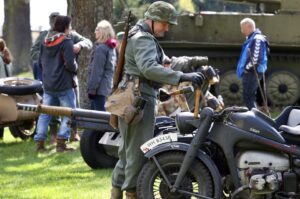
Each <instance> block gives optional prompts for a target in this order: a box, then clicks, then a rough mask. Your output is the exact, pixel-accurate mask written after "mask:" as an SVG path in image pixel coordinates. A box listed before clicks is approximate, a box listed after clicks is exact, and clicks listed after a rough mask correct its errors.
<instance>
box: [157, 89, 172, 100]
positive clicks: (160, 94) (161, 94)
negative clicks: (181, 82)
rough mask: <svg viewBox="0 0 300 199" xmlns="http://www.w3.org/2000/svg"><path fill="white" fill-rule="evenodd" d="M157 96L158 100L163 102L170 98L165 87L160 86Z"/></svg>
mask: <svg viewBox="0 0 300 199" xmlns="http://www.w3.org/2000/svg"><path fill="white" fill-rule="evenodd" d="M157 98H158V99H159V101H161V102H165V101H167V100H169V99H171V95H169V93H168V91H167V90H166V89H163V88H160V89H159V92H158V96H157Z"/></svg>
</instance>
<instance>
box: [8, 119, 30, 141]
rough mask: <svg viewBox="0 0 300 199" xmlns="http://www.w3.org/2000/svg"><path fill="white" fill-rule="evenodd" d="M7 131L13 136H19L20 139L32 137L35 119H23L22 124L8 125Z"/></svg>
mask: <svg viewBox="0 0 300 199" xmlns="http://www.w3.org/2000/svg"><path fill="white" fill-rule="evenodd" d="M9 131H10V133H11V134H12V135H13V136H14V137H15V138H18V137H19V138H21V139H22V140H26V139H28V138H30V137H32V136H33V134H34V133H35V120H34V121H25V122H24V123H23V124H21V125H18V126H10V127H9Z"/></svg>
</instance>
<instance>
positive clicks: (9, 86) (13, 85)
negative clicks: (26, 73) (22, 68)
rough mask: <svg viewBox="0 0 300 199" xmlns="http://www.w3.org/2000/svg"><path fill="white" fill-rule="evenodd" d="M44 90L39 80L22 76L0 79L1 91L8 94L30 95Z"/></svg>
mask: <svg viewBox="0 0 300 199" xmlns="http://www.w3.org/2000/svg"><path fill="white" fill-rule="evenodd" d="M42 90H43V88H42V83H41V82H40V81H38V80H33V79H29V78H22V77H8V78H1V79H0V93H5V94H8V95H30V94H34V93H39V92H41V91H42Z"/></svg>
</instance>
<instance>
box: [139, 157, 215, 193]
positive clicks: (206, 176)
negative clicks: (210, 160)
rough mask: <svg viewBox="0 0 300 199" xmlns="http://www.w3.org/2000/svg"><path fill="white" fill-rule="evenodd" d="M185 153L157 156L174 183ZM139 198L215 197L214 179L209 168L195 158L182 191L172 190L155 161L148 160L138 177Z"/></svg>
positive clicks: (181, 187)
mask: <svg viewBox="0 0 300 199" xmlns="http://www.w3.org/2000/svg"><path fill="white" fill-rule="evenodd" d="M183 159H184V153H182V152H172V153H165V154H162V155H161V156H159V157H157V160H158V162H159V163H160V166H161V167H162V169H163V170H164V172H165V174H166V176H167V178H168V180H169V181H170V183H171V184H174V182H175V180H176V177H177V175H178V172H179V169H180V166H181V164H182V162H183ZM137 184H138V187H137V192H138V198H141V199H194V198H195V199H196V198H198V197H197V196H195V195H196V194H199V195H202V196H206V197H213V196H214V188H213V179H212V177H211V175H210V173H209V171H208V169H207V168H206V167H205V166H204V165H203V164H202V163H201V162H200V161H198V160H195V161H194V162H193V164H192V166H191V167H190V168H189V169H188V171H187V173H186V175H185V177H184V179H183V181H182V183H181V186H180V188H179V189H180V191H176V192H171V190H170V189H169V187H168V185H167V183H166V181H165V180H164V178H163V177H162V175H161V173H160V171H159V170H158V168H157V166H156V165H155V163H154V161H148V162H147V163H146V164H145V165H144V167H143V169H142V171H141V172H140V175H139V178H138V183H137Z"/></svg>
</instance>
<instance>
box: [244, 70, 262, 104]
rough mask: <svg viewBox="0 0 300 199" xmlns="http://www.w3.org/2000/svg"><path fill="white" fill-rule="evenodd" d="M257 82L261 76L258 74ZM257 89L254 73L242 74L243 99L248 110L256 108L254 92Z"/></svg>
mask: <svg viewBox="0 0 300 199" xmlns="http://www.w3.org/2000/svg"><path fill="white" fill-rule="evenodd" d="M258 78H259V80H261V78H262V75H261V74H258ZM257 88H258V82H257V78H256V75H255V73H254V72H247V73H244V74H243V99H244V102H245V104H246V106H247V107H248V109H249V110H251V109H252V108H254V107H256V91H257Z"/></svg>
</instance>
